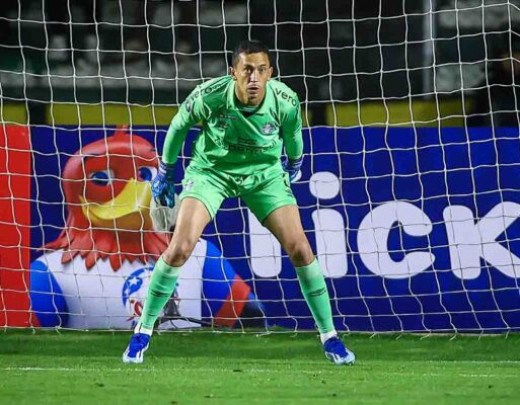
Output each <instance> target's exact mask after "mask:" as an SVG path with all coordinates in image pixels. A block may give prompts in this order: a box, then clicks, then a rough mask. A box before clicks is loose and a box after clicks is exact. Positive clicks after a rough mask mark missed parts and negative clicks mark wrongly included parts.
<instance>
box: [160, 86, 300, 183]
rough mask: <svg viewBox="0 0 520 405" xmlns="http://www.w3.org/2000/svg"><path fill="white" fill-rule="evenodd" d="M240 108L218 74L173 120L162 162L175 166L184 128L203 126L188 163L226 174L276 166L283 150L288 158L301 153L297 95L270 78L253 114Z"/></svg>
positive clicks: (230, 89)
mask: <svg viewBox="0 0 520 405" xmlns="http://www.w3.org/2000/svg"><path fill="white" fill-rule="evenodd" d="M248 110H250V109H244V108H243V106H241V105H240V104H239V101H238V100H237V98H236V96H235V82H234V80H233V79H232V77H231V76H222V77H218V78H215V79H212V80H210V81H208V82H206V83H203V84H201V85H199V86H197V87H196V88H195V90H193V92H192V93H191V94H190V95H189V96H188V97H187V98H186V100H185V101H184V103H183V104H182V105H181V106H180V108H179V111H178V112H177V114H176V115H175V117H174V118H173V120H172V122H171V124H170V127H169V129H168V133H167V134H166V140H165V144H164V149H163V156H162V160H163V162H165V163H170V164H171V163H175V162H176V160H177V156H178V154H179V152H180V150H181V147H182V144H183V142H184V140H185V138H186V135H187V133H188V130H189V129H190V128H191V127H192V126H193V125H195V124H197V123H201V124H202V130H201V132H200V134H199V135H198V137H197V139H196V141H195V144H194V147H193V154H192V160H191V164H192V165H196V166H198V167H201V168H204V167H211V168H214V169H216V170H221V171H224V172H227V173H230V174H239V175H249V174H253V173H255V172H257V171H259V170H265V169H266V168H269V167H272V166H274V165H279V166H280V170H281V165H280V156H281V154H282V148H283V146H285V151H286V153H287V156H288V157H289V159H297V158H299V157H301V155H302V151H303V141H302V120H301V113H300V102H299V100H298V96H297V95H296V93H295V92H294V91H292V90H291V89H290V88H289V87H288V86H286V85H285V84H283V83H281V82H279V81H277V80H274V79H271V80H269V81H267V83H266V92H265V97H264V100H263V101H262V103H261V104H260V105H259V106H258V108H257V109H256V110H254V111H248Z"/></svg>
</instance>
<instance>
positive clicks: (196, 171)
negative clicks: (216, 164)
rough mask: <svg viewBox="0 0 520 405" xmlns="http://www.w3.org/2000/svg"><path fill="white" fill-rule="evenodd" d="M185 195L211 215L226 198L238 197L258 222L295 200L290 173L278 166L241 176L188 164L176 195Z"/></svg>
mask: <svg viewBox="0 0 520 405" xmlns="http://www.w3.org/2000/svg"><path fill="white" fill-rule="evenodd" d="M186 197H192V198H196V199H197V200H199V201H201V202H202V203H203V204H204V205H205V206H206V208H207V210H208V212H209V215H210V216H211V218H213V217H214V216H215V215H216V213H217V211H218V209H219V208H220V205H221V204H222V201H224V199H225V198H228V197H240V198H241V199H242V201H243V202H244V203H245V204H246V205H247V207H248V208H249V209H250V210H251V212H252V213H253V214H255V216H256V218H257V219H258V220H259V221H260V223H263V222H264V220H265V219H266V218H267V217H268V216H269V214H270V213H271V212H273V211H274V210H276V209H277V208H280V207H283V206H285V205H294V204H296V199H295V198H294V194H293V192H292V190H291V186H290V183H289V175H288V174H287V173H285V172H282V171H281V168H278V167H273V168H272V169H267V170H264V171H263V172H262V173H255V174H251V175H247V176H244V175H238V174H229V173H223V172H219V171H217V170H215V169H212V168H200V167H197V166H191V165H190V166H189V167H188V169H187V170H186V173H185V174H184V179H183V180H182V192H181V194H180V196H179V199H180V200H182V199H183V198H186Z"/></svg>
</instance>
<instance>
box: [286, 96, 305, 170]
mask: <svg viewBox="0 0 520 405" xmlns="http://www.w3.org/2000/svg"><path fill="white" fill-rule="evenodd" d="M282 138H283V142H284V145H285V152H286V153H287V157H288V158H289V159H291V160H296V159H299V158H300V157H301V156H302V154H303V138H302V115H301V111H300V103H299V102H298V104H297V107H296V108H291V109H290V110H289V111H288V112H287V114H286V115H285V118H284V120H283V122H282Z"/></svg>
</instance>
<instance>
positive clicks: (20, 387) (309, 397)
mask: <svg viewBox="0 0 520 405" xmlns="http://www.w3.org/2000/svg"><path fill="white" fill-rule="evenodd" d="M128 338H129V335H128V334H123V333H114V334H112V333H94V332H64V333H60V334H58V333H56V332H45V331H36V333H32V332H31V331H19V330H7V331H6V332H5V333H0V398H1V402H2V403H5V404H56V403H65V402H66V403H73V404H76V403H101V404H104V403H114V404H117V403H124V404H133V403H135V404H141V405H142V404H154V405H159V404H199V403H200V404H208V405H210V404H284V405H285V404H293V403H294V404H296V403H297V404H329V403H332V404H334V403H338V404H340V403H349V404H377V403H384V404H391V403H395V404H403V403H428V402H431V403H435V404H436V405H437V404H461V403H471V404H478V403H482V404H490V403H493V404H495V403H511V404H513V403H518V401H519V398H520V384H518V378H519V377H520V335H509V336H507V337H506V336H482V337H480V338H478V337H473V336H461V335H458V336H455V337H453V336H451V337H450V336H428V337H426V338H421V337H420V336H416V335H401V336H388V335H376V336H373V337H370V336H367V335H350V336H345V337H344V340H345V341H346V342H347V344H348V346H349V347H350V348H351V349H352V350H353V351H354V352H355V353H356V355H357V358H358V361H357V363H356V364H355V365H354V366H352V367H348V366H343V367H339V366H334V365H333V364H331V363H328V362H327V361H326V359H325V358H324V356H323V353H322V352H321V348H320V345H319V342H318V340H317V337H316V336H315V335H314V334H298V335H291V334H271V335H255V334H251V333H248V334H224V333H209V332H193V333H163V334H161V335H157V336H154V338H153V339H152V344H151V347H150V349H149V350H148V352H147V353H146V356H145V363H143V364H141V365H126V364H123V363H122V362H121V353H122V351H123V350H124V348H125V346H126V344H127V341H128Z"/></svg>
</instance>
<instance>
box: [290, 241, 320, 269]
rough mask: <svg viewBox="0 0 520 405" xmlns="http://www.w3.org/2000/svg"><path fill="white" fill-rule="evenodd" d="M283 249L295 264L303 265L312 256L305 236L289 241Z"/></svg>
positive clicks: (307, 262)
mask: <svg viewBox="0 0 520 405" xmlns="http://www.w3.org/2000/svg"><path fill="white" fill-rule="evenodd" d="M285 250H286V252H287V254H288V255H289V259H291V262H292V263H293V264H294V265H295V266H305V265H307V264H309V263H310V262H311V261H312V259H313V258H314V254H313V253H312V249H311V247H310V245H309V242H308V241H307V239H306V238H300V239H297V240H294V241H291V242H289V243H288V244H287V246H286V247H285Z"/></svg>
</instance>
